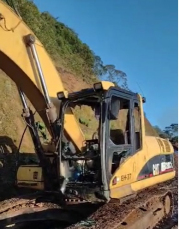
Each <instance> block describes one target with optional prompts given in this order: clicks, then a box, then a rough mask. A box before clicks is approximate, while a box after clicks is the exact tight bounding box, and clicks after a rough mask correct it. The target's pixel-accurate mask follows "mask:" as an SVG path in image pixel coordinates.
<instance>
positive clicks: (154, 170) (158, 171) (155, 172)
mask: <svg viewBox="0 0 179 229" xmlns="http://www.w3.org/2000/svg"><path fill="white" fill-rule="evenodd" d="M159 166H160V165H159V164H154V165H153V176H156V175H159V174H160V168H159Z"/></svg>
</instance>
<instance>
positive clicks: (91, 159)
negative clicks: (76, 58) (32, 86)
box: [58, 82, 142, 199]
mask: <svg viewBox="0 0 179 229" xmlns="http://www.w3.org/2000/svg"><path fill="white" fill-rule="evenodd" d="M108 83H109V82H101V83H97V84H94V88H91V89H84V90H82V91H79V92H75V93H70V94H68V96H67V97H65V96H62V95H63V92H60V93H58V98H59V100H60V101H61V109H60V114H59V120H60V121H61V125H60V126H61V127H62V128H61V130H60V146H59V155H60V165H59V168H60V171H59V173H60V176H62V177H64V178H67V180H68V181H67V186H66V192H67V193H73V192H75V193H76V194H78V195H79V196H85V197H86V196H90V197H92V196H93V197H95V198H103V199H109V198H110V182H111V179H114V181H113V183H115V182H116V178H115V176H114V175H115V173H116V172H117V171H118V170H119V168H120V166H121V165H122V163H123V162H124V161H125V160H126V159H127V158H128V157H130V156H131V155H132V154H133V153H134V152H135V151H136V150H137V149H139V148H140V147H141V146H142V129H141V116H140V100H139V96H138V95H137V94H135V93H132V92H129V91H126V90H123V89H120V88H119V87H114V86H111V83H109V85H108ZM103 84H104V85H105V86H103ZM81 106H87V107H88V109H86V112H88V114H89V116H90V113H91V112H93V113H94V114H93V116H94V117H95V119H96V120H97V121H98V122H96V125H97V126H96V129H97V132H96V135H94V134H93V135H91V138H89V137H88V138H87V139H85V141H84V142H83V147H81V149H80V150H79V149H78V148H77V147H75V142H71V141H70V140H68V136H66V133H65V128H64V127H65V117H66V115H68V112H69V110H70V109H71V110H73V113H74V114H75V109H76V107H81ZM137 112H138V113H137ZM134 113H135V115H134ZM135 126H136V127H137V128H138V129H137V128H135ZM90 128H91V126H90V123H89V125H88V126H87V127H86V128H84V132H85V131H86V132H87V131H88V130H89V129H90ZM71 131H72V132H73V129H71ZM64 136H65V141H64ZM136 142H137V143H136Z"/></svg>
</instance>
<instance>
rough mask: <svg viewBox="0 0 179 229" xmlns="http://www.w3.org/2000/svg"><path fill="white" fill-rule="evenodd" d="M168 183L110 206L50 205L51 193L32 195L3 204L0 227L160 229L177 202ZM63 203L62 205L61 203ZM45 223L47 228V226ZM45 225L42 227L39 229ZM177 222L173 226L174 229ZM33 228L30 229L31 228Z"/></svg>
mask: <svg viewBox="0 0 179 229" xmlns="http://www.w3.org/2000/svg"><path fill="white" fill-rule="evenodd" d="M165 185H166V186H167V183H164V184H163V185H158V186H156V187H153V188H149V189H146V190H143V191H142V192H139V193H138V194H136V195H135V196H132V197H128V198H124V199H121V200H111V201H109V202H108V203H102V202H101V203H99V202H98V203H90V202H85V201H83V202H81V201H80V200H78V202H74V201H73V202H71V201H70V200H65V201H64V202H63V203H62V199H60V200H59V199H55V198H54V193H53V200H52V199H51V201H50V198H49V197H50V193H46V195H47V196H48V201H50V202H48V201H47V199H46V200H45V198H46V197H47V196H46V197H45V194H44V193H43V195H42V194H40V193H39V194H37V193H35V194H31V195H27V196H22V197H18V198H13V199H11V200H7V201H3V202H1V203H0V206H1V208H0V227H1V228H6V227H11V228H14V229H18V228H28V225H31V226H32V225H34V228H44V229H46V228H58V227H59V228H68V229H83V228H105V229H108V228H112V229H115V228H119V229H136V228H138V229H148V228H151V229H152V228H158V225H160V223H161V220H162V221H163V222H165V221H167V220H168V219H169V218H170V217H171V216H172V214H173V210H174V200H173V194H172V192H171V191H168V190H167V188H164V187H165ZM60 202H61V203H60ZM44 222H45V224H44ZM40 225H42V226H43V227H40ZM174 225H176V222H175V223H173V226H174ZM29 228H30V227H29Z"/></svg>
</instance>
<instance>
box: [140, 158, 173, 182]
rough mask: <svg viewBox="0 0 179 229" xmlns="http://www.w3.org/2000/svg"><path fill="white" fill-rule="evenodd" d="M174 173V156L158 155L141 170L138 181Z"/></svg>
mask: <svg viewBox="0 0 179 229" xmlns="http://www.w3.org/2000/svg"><path fill="white" fill-rule="evenodd" d="M172 171H174V157H173V155H172V154H171V155H167V154H166V155H157V156H155V157H153V158H151V159H150V160H149V161H148V162H147V163H146V164H145V165H144V167H143V168H142V169H141V171H140V173H139V175H138V180H143V179H146V178H149V177H153V176H157V175H160V174H164V173H168V172H172Z"/></svg>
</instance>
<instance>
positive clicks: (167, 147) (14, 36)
mask: <svg viewBox="0 0 179 229" xmlns="http://www.w3.org/2000/svg"><path fill="white" fill-rule="evenodd" d="M0 14H1V17H0V37H1V42H0V68H1V69H2V70H3V71H4V72H5V73H6V74H7V75H8V76H9V77H10V78H11V79H12V80H13V81H14V82H15V83H16V84H17V86H18V87H20V88H21V89H22V91H23V92H24V93H25V94H26V96H27V97H28V99H29V100H30V101H31V103H32V104H33V106H34V107H35V109H36V110H37V112H38V113H39V114H40V116H41V117H42V119H43V121H44V123H45V124H46V126H47V127H49V121H48V119H47V115H46V111H47V107H46V103H45V99H44V95H43V92H42V88H41V86H40V82H39V79H38V77H37V69H36V68H32V62H33V58H32V56H31V55H30V54H29V47H28V46H27V45H26V44H25V41H24V39H25V37H26V36H27V35H29V34H33V32H32V31H31V30H30V29H29V28H28V27H27V25H26V24H25V23H24V22H23V21H22V19H21V18H20V17H18V16H17V15H16V14H15V13H14V12H13V10H12V9H11V8H10V7H8V6H7V5H6V4H5V3H3V2H2V1H1V0H0ZM5 25H6V26H5ZM35 46H36V50H37V53H38V57H39V60H40V64H41V66H42V69H43V74H44V78H45V82H46V84H47V87H48V93H49V96H50V99H51V101H52V102H53V104H54V105H55V106H56V109H57V110H58V109H59V107H58V104H59V101H58V99H57V97H56V95H57V92H59V91H64V87H63V84H62V81H61V79H60V76H59V73H58V72H57V71H56V68H55V66H54V64H53V62H52V60H51V59H50V57H49V56H48V54H47V52H46V51H45V49H44V47H43V45H42V44H41V43H40V41H39V40H38V39H36V43H35ZM52 78H53V80H52ZM111 86H113V84H112V83H106V82H103V89H104V90H108V88H109V87H111ZM139 99H140V108H141V122H142V123H141V129H142V139H143V140H142V146H141V148H140V149H139V150H138V152H136V153H135V154H134V155H131V156H130V157H128V158H127V159H126V161H124V162H123V163H122V164H121V165H120V167H119V168H118V169H117V170H116V172H115V173H114V174H113V177H112V178H111V181H110V184H109V187H110V197H111V198H121V197H124V196H127V195H130V194H132V193H134V192H136V191H138V190H141V189H143V188H146V187H149V186H152V185H155V184H157V183H160V182H164V181H166V180H168V179H172V178H173V177H174V176H175V171H174V169H173V167H172V166H171V165H168V164H164V167H165V168H166V169H164V171H162V173H161V174H160V172H159V171H158V170H157V164H158V162H157V161H156V163H154V165H152V166H154V167H153V171H151V173H150V174H142V175H141V177H139V174H140V173H141V171H142V170H143V169H144V168H145V166H148V163H149V162H150V161H151V160H152V158H154V157H160V156H162V155H167V154H168V155H172V154H173V151H174V150H173V147H172V145H171V144H170V143H169V141H167V140H164V139H161V138H157V137H149V136H145V123H144V112H143V108H142V107H143V105H142V99H141V98H139ZM64 128H65V130H66V132H67V134H68V136H69V137H70V138H71V139H72V141H73V143H74V144H75V145H76V146H77V147H78V148H79V149H81V147H82V144H83V141H84V136H83V133H82V131H81V129H80V126H79V125H78V123H77V121H76V119H75V117H74V115H73V113H72V112H69V113H68V114H66V115H65V127H64ZM167 166H168V167H167ZM146 175H147V176H148V177H142V176H146ZM114 180H115V182H114ZM17 185H18V186H19V187H31V188H34V189H39V190H43V188H44V179H43V175H42V169H41V168H40V167H39V166H38V165H33V166H21V167H20V168H19V170H18V173H17Z"/></svg>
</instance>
